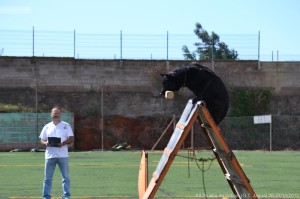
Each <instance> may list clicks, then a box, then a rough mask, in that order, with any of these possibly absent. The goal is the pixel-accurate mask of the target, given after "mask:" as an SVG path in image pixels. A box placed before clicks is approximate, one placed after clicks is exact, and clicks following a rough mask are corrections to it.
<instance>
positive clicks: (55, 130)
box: [40, 121, 74, 159]
mask: <svg viewBox="0 0 300 199" xmlns="http://www.w3.org/2000/svg"><path fill="white" fill-rule="evenodd" d="M70 136H74V134H73V131H72V128H71V126H70V125H69V124H68V123H67V122H64V121H61V122H60V123H59V124H57V125H55V124H53V122H50V123H48V124H46V125H45V126H44V128H43V129H42V131H41V134H40V138H41V139H42V140H48V137H60V138H61V142H64V141H66V140H67V139H68V138H69V137H70ZM68 156H69V155H68V145H64V146H62V147H49V146H47V147H46V152H45V159H50V158H64V157H68Z"/></svg>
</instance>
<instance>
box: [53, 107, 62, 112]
mask: <svg viewBox="0 0 300 199" xmlns="http://www.w3.org/2000/svg"><path fill="white" fill-rule="evenodd" d="M53 109H58V110H59V111H60V112H61V108H60V107H59V106H53V107H52V109H51V112H52V111H53Z"/></svg>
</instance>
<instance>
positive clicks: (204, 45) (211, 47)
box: [182, 23, 238, 60]
mask: <svg viewBox="0 0 300 199" xmlns="http://www.w3.org/2000/svg"><path fill="white" fill-rule="evenodd" d="M194 33H195V34H196V35H197V37H198V38H199V39H200V40H201V42H196V43H194V45H195V46H196V50H195V51H193V52H191V51H190V50H189V49H188V47H187V46H186V45H184V46H183V47H182V51H183V56H184V58H185V59H186V60H197V59H199V60H216V59H226V60H236V59H237V58H238V54H237V52H236V51H235V50H234V49H231V50H230V49H229V48H228V46H227V44H225V43H224V42H221V41H220V37H219V35H217V34H216V33H214V32H212V33H211V35H209V34H208V32H207V31H206V30H204V29H203V28H202V26H201V24H200V23H196V28H195V30H194Z"/></svg>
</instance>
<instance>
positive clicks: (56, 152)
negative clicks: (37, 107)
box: [40, 106, 74, 199]
mask: <svg viewBox="0 0 300 199" xmlns="http://www.w3.org/2000/svg"><path fill="white" fill-rule="evenodd" d="M51 118H52V122H50V123H48V124H46V125H45V126H44V128H43V130H42V132H41V134H40V138H41V143H42V144H43V145H45V146H46V152H45V173H44V175H45V176H44V184H43V198H44V199H50V198H51V188H52V178H53V174H54V170H55V167H56V165H58V167H59V169H60V172H61V176H62V188H63V196H62V198H63V199H67V198H69V197H70V196H71V194H70V176H69V155H68V144H72V143H73V142H74V134H73V131H72V128H71V126H70V125H69V124H68V123H66V122H64V121H61V108H60V107H58V106H55V107H53V108H52V109H51Z"/></svg>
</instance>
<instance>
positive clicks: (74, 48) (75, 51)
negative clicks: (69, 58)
mask: <svg viewBox="0 0 300 199" xmlns="http://www.w3.org/2000/svg"><path fill="white" fill-rule="evenodd" d="M75 44H76V32H75V29H74V54H73V57H74V59H75V54H76V45H75Z"/></svg>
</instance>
